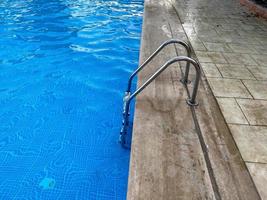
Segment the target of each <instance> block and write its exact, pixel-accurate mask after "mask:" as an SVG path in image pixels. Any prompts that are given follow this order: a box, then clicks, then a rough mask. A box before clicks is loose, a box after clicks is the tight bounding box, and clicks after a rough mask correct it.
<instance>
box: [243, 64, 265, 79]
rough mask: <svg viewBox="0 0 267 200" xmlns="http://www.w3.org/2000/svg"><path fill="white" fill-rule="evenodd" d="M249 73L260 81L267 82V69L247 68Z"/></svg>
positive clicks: (259, 67) (258, 67)
mask: <svg viewBox="0 0 267 200" xmlns="http://www.w3.org/2000/svg"><path fill="white" fill-rule="evenodd" d="M246 67H247V68H248V69H249V71H250V72H251V73H252V74H253V75H254V76H255V77H256V79H258V80H267V67H263V66H249V65H248V66H246Z"/></svg>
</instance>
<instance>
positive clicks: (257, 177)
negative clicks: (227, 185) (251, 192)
mask: <svg viewBox="0 0 267 200" xmlns="http://www.w3.org/2000/svg"><path fill="white" fill-rule="evenodd" d="M246 165H247V167H248V170H249V172H250V174H251V176H252V179H253V181H254V183H255V185H256V187H257V189H258V192H259V194H260V196H261V199H262V200H266V199H267V190H266V186H267V164H262V163H246Z"/></svg>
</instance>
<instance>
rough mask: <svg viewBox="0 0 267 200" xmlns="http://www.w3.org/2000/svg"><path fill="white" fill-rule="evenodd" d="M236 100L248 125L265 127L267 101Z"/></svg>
mask: <svg viewBox="0 0 267 200" xmlns="http://www.w3.org/2000/svg"><path fill="white" fill-rule="evenodd" d="M236 100H237V103H238V104H239V106H240V107H241V109H242V111H243V112H244V114H245V116H246V118H247V119H248V122H249V124H251V125H267V101H265V100H254V99H236ZM266 144H267V143H266ZM266 146H267V145H266Z"/></svg>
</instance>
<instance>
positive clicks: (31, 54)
mask: <svg viewBox="0 0 267 200" xmlns="http://www.w3.org/2000/svg"><path fill="white" fill-rule="evenodd" d="M142 12H143V0H27V1H21V0H12V1H10V0H3V1H1V2H0V108H1V109H0V160H1V163H0V186H1V187H0V199H5V200H8V199H20V200H21V199H79V200H80V199H87V200H88V199H109V200H110V199H125V198H126V192H127V179H128V167H129V157H130V152H129V150H126V149H123V148H121V146H120V144H118V137H119V132H120V127H121V119H122V118H121V112H122V97H123V91H124V89H125V87H126V83H127V78H128V77H129V74H130V72H131V71H132V70H133V69H134V68H135V67H136V66H137V64H138V54H139V43H140V32H141V22H142Z"/></svg>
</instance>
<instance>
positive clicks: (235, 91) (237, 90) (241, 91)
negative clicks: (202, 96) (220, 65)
mask: <svg viewBox="0 0 267 200" xmlns="http://www.w3.org/2000/svg"><path fill="white" fill-rule="evenodd" d="M208 82H209V84H210V86H211V89H212V91H213V94H214V95H215V96H216V97H239V98H252V97H251V95H250V94H249V92H248V91H247V89H246V88H245V86H244V85H243V83H242V82H241V81H240V80H235V79H225V78H209V79H208Z"/></svg>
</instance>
